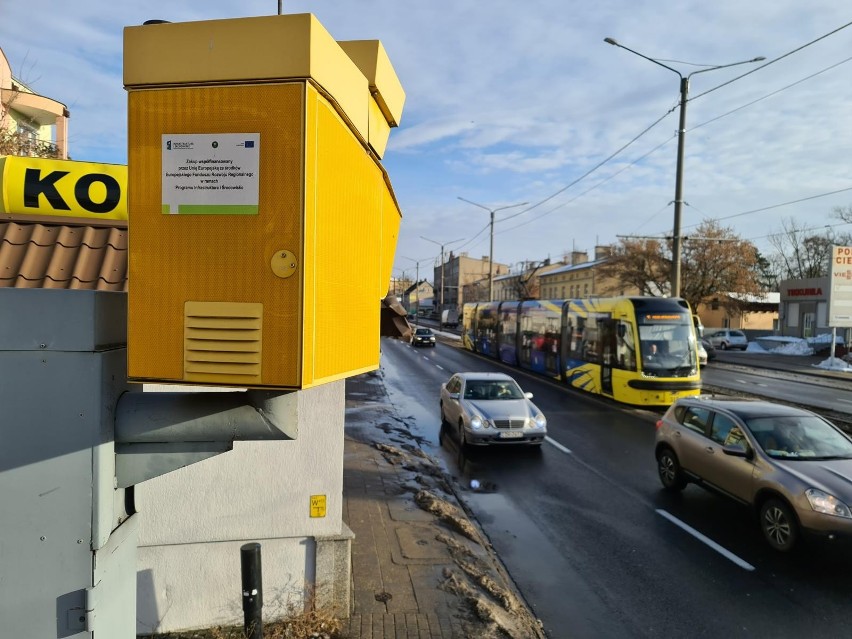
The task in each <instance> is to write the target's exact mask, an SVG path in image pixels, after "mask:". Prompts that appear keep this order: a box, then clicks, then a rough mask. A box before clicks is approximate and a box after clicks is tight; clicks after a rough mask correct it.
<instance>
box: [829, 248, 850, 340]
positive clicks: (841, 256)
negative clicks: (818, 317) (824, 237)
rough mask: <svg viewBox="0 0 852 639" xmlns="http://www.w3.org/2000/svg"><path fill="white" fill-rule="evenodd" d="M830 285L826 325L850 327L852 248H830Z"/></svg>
mask: <svg viewBox="0 0 852 639" xmlns="http://www.w3.org/2000/svg"><path fill="white" fill-rule="evenodd" d="M830 275H831V279H830V282H831V285H830V287H829V295H828V325H829V326H831V327H832V328H849V327H852V247H850V246H833V247H832V248H831V272H830Z"/></svg>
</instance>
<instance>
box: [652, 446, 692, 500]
mask: <svg viewBox="0 0 852 639" xmlns="http://www.w3.org/2000/svg"><path fill="white" fill-rule="evenodd" d="M657 473H658V474H659V476H660V483H662V484H663V488H665V489H666V490H668V491H671V492H675V493H676V492H680V491H681V490H683V489H684V488H686V479H684V477H683V471H682V470H681V469H680V462H679V461H678V460H677V455H675V452H674V451H673V450H672V449H671V448H663V449H662V450H661V451H660V452H659V453H658V454H657Z"/></svg>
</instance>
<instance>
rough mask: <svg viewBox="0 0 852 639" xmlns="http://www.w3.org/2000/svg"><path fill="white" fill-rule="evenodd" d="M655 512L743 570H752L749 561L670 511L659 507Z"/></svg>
mask: <svg viewBox="0 0 852 639" xmlns="http://www.w3.org/2000/svg"><path fill="white" fill-rule="evenodd" d="M657 514H658V515H662V516H663V517H665V518H666V519H668V520H669V521H670V522H672V523H673V524H674V525H675V526H678V527H679V528H681V529H682V530H685V531H686V532H688V533H689V534H690V535H692V536H693V537H695V538H696V539H697V540H699V541H703V542H704V543H705V544H707V545H708V546H710V547H711V548H712V549H713V550H715V551H716V552H717V553H719V554H720V555H722V556H723V557H725V558H726V559H728V560H729V561H732V562H734V563H735V564H737V565H738V566H739V567H740V568H743V569H745V570H754V566H752V565H751V564H750V563H748V562H747V561H745V560H744V559H740V558H739V557H737V556H736V555H735V554H734V553H732V552H731V551H730V550H727V549H726V548H723V547H722V546H720V545H719V544H717V543H716V542H715V541H713V540H712V539H710V538H709V537H706V536H704V535H702V534H701V533H700V532H698V531H697V530H695V528H693V527H692V526H690V525H688V524H685V523H684V522H682V521H681V520H680V519H678V518H677V517H675V516H674V515H672V514H671V513H668V512H666V511H665V510H661V509H659V508H658V509H657Z"/></svg>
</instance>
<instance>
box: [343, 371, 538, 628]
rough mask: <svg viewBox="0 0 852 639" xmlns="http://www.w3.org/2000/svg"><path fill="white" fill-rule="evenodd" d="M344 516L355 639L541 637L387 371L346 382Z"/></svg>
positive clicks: (536, 626) (534, 622)
mask: <svg viewBox="0 0 852 639" xmlns="http://www.w3.org/2000/svg"><path fill="white" fill-rule="evenodd" d="M346 407H347V408H346V425H345V453H344V475H343V480H344V483H343V509H344V511H343V519H344V520H345V521H346V523H347V525H348V526H349V527H350V528H351V529H352V531H353V532H354V533H355V539H354V541H353V542H352V583H353V590H352V610H351V616H350V618H349V620H348V628H347V630H348V633H349V634H348V636H349V637H350V638H351V639H394V638H399V639H438V638H446V639H463V638H465V639H466V638H472V637H476V638H477V639H479V638H483V639H488V638H494V639H496V638H498V637H512V638H516V639H542V638H543V637H544V636H545V635H544V632H543V631H542V630H541V629H540V625H539V623H538V621H537V620H536V619H535V618H534V617H533V615H532V614H531V613H530V612H529V609H528V608H527V606H526V604H525V603H524V602H523V601H522V600H521V599H520V598H519V596H518V594H517V591H516V590H515V588H514V586H513V585H512V583H511V579H510V578H509V576H508V575H507V573H506V571H505V570H504V569H503V566H502V564H501V563H500V561H499V558H498V557H497V556H496V554H495V553H494V551H493V549H492V548H491V546H490V544H489V543H488V540H487V538H485V536H484V535H483V534H482V533H481V531H480V530H479V528H478V526H477V525H476V524H475V522H473V521H472V520H471V519H470V518H469V517H468V516H467V514H466V513H465V511H464V509H463V508H462V506H461V504H460V502H459V500H458V499H457V497H456V495H455V493H454V492H453V487H452V482H451V479H450V478H448V477H446V476H445V474H444V472H443V471H442V470H441V468H440V467H439V466H438V464H437V463H436V462H434V461H433V460H432V459H431V458H429V457H428V456H427V455H425V454H424V453H423V452H422V451H421V449H420V446H419V444H418V442H417V439H416V437H415V435H413V434H412V433H411V432H410V431H409V429H408V428H407V427H406V424H405V423H404V421H403V420H401V419H399V417H398V416H397V413H396V410H395V407H394V406H393V405H391V404H390V403H389V402H388V398H387V395H386V392H385V388H384V385H383V382H382V377H381V372H380V371H377V372H375V373H368V374H365V375H360V376H358V377H355V378H350V379H348V380H347V381H346Z"/></svg>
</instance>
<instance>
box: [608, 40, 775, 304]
mask: <svg viewBox="0 0 852 639" xmlns="http://www.w3.org/2000/svg"><path fill="white" fill-rule="evenodd" d="M604 42H606V43H607V44H611V45H613V46H616V47H619V48H621V49H624V50H625V51H629V52H630V53H632V54H634V55H638V56H639V57H640V58H645V59H646V60H648V61H649V62H653V63H654V64H656V65H658V66H661V67H663V68H664V69H668V70H669V71H672V72H674V73H677V75H678V77H679V78H680V124H679V125H678V130H677V169H676V170H677V173H676V176H675V199H674V229H673V231H672V274H671V296H672V297H680V258H681V237H680V216H681V207H682V205H683V148H684V138H685V137H686V102H687V96H688V94H689V78H691V77H692V76H694V75H696V74H698V73H705V72H707V71H715V70H716V69H726V68H728V67H735V66H737V65H739V64H751V63H752V62H761V61H762V60H765V59H766V58H764V57H763V56H759V57H757V58H752V59H751V60H742V61H741V62H732V63H730V64H719V65H716V66H711V67H707V68H706V69H699V70H698V71H693V72H692V73H690V74H687V75H685V76H684V75H683V74H682V73H681V72H680V71H678V70H677V69H673V68H672V67H670V66H668V65H665V64H663V63H662V62H660V61H659V60H655V59H654V58H649V57H648V56H646V55H643V54H641V53H639V52H638V51H634V50H633V49H631V48H629V47H625V46H624V45H623V44H621V43H620V42H617V41H616V40H615V39H613V38H604Z"/></svg>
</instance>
